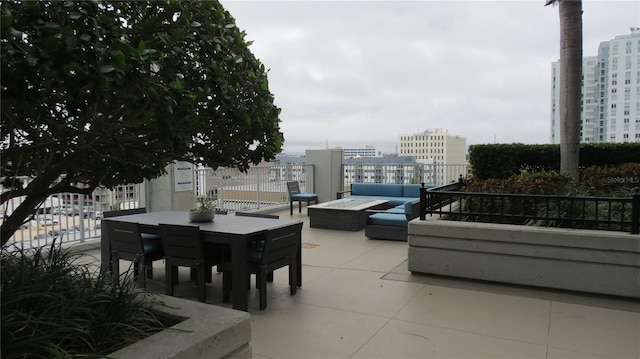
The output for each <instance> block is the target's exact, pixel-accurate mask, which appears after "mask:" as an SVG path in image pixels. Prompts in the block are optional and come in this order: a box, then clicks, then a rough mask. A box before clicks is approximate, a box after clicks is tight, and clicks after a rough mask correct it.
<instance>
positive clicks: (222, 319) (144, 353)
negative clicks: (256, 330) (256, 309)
mask: <svg viewBox="0 0 640 359" xmlns="http://www.w3.org/2000/svg"><path fill="white" fill-rule="evenodd" d="M158 296H159V297H160V300H161V301H163V302H164V303H165V304H166V307H161V308H158V309H159V311H160V314H161V315H163V316H165V317H167V318H172V319H184V320H182V321H181V322H179V323H178V324H176V325H174V326H172V327H170V328H168V329H166V330H163V331H162V332H159V333H156V334H154V335H152V336H150V337H148V338H146V339H143V340H141V341H138V342H136V343H134V344H132V345H130V346H128V347H126V348H123V349H121V350H118V351H117V352H114V353H111V354H109V358H114V359H117V358H121V359H129V358H136V359H196V358H207V359H209V358H212V359H213V358H216V359H217V358H224V359H251V356H252V352H251V347H250V346H249V341H250V340H251V317H250V315H249V313H246V312H241V311H237V310H233V309H227V308H222V307H217V306H214V305H211V304H205V303H200V302H195V301H191V300H186V299H180V298H175V297H170V296H164V295H158Z"/></svg>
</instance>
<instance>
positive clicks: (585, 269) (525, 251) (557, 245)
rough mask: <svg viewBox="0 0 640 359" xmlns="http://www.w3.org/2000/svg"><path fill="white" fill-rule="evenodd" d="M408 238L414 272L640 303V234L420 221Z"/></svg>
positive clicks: (412, 226) (412, 228)
mask: <svg viewBox="0 0 640 359" xmlns="http://www.w3.org/2000/svg"><path fill="white" fill-rule="evenodd" d="M408 236H409V257H408V267H409V270H410V271H412V272H416V273H428V274H439V275H447V276H454V277H463V278H471V279H480V280H487V281H497V282H506V283H514V284H523V285H531V286H540V287H549V288H557V289H566V290H576V291H584V292H592V293H601V294H610V295H618V296H625V297H634V298H640V235H632V234H628V233H623V232H609V231H589V230H575V229H559V228H546V227H529V226H518V225H502V224H490V223H471V222H457V221H444V220H425V221H420V220H419V219H416V220H413V221H411V222H410V223H409V235H408Z"/></svg>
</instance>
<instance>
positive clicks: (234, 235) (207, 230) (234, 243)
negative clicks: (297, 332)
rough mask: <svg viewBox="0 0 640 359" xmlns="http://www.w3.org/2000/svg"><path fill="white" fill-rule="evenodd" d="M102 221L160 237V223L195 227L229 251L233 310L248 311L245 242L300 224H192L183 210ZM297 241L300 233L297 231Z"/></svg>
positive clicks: (104, 246)
mask: <svg viewBox="0 0 640 359" xmlns="http://www.w3.org/2000/svg"><path fill="white" fill-rule="evenodd" d="M103 221H115V222H127V223H138V226H139V228H140V232H142V233H151V234H159V224H160V223H163V224H176V225H192V226H198V227H199V228H200V232H201V233H202V235H203V240H204V241H205V242H206V243H216V244H225V245H228V246H229V248H230V249H231V261H232V271H233V277H232V281H233V282H232V288H233V296H232V304H233V309H238V310H243V311H247V304H248V300H247V297H248V288H247V282H246V280H247V265H246V263H247V243H248V241H249V239H250V238H252V237H254V236H256V235H259V234H260V233H264V232H266V231H269V230H274V229H278V228H284V227H291V228H292V230H295V229H294V228H295V225H296V224H298V223H300V221H291V220H282V219H271V218H258V217H244V216H232V215H216V216H215V219H214V220H213V222H191V221H190V220H189V217H188V214H187V212H186V211H184V212H181V211H163V212H149V213H141V214H133V215H126V216H118V217H110V218H104V219H103ZM297 235H298V238H299V240H300V241H302V233H301V232H300V231H297ZM100 241H101V253H100V255H101V267H102V270H109V268H110V263H111V248H110V244H109V238H108V235H107V231H102V234H101V239H100ZM297 273H298V274H297V278H296V281H297V285H298V287H300V286H302V251H301V246H298V258H297Z"/></svg>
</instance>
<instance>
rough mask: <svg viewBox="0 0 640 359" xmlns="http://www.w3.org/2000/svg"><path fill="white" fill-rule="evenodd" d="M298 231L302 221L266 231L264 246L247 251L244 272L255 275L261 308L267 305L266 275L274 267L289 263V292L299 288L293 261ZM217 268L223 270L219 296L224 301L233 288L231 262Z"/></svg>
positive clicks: (296, 250) (296, 254) (300, 228)
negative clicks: (220, 294)
mask: <svg viewBox="0 0 640 359" xmlns="http://www.w3.org/2000/svg"><path fill="white" fill-rule="evenodd" d="M301 230H302V223H298V224H297V225H295V226H293V227H285V228H280V229H275V230H271V231H268V232H267V234H266V238H265V242H264V247H263V248H261V249H255V250H248V252H247V271H248V272H249V273H252V274H255V275H256V284H257V286H258V289H259V290H260V310H263V309H265V308H266V307H267V276H268V275H269V273H273V271H274V270H276V269H279V268H282V267H286V266H289V287H290V293H291V295H295V294H296V290H297V288H298V287H297V283H296V278H297V267H296V261H297V256H298V248H299V246H300V236H299V233H300V231H301ZM220 267H221V268H222V272H223V277H222V283H223V284H222V293H223V296H222V297H223V301H224V302H228V301H229V298H230V295H231V292H232V290H233V288H231V283H232V275H233V273H232V272H231V268H232V266H231V262H230V261H224V262H222V263H221V264H220Z"/></svg>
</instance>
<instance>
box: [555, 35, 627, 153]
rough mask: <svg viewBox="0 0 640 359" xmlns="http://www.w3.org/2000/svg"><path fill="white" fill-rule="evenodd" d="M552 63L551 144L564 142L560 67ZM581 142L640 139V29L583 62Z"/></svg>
mask: <svg viewBox="0 0 640 359" xmlns="http://www.w3.org/2000/svg"><path fill="white" fill-rule="evenodd" d="M558 65H559V64H558V62H553V63H552V65H551V79H552V81H551V143H560V113H559V109H560V108H559V106H560V104H559V94H560V84H559V81H560V68H559V66H558ZM582 78H583V82H582V115H581V127H580V128H581V132H580V140H581V142H640V28H631V34H627V35H619V36H616V37H615V38H614V39H613V40H610V41H604V42H601V43H600V46H599V47H598V55H597V56H588V57H584V58H583V61H582Z"/></svg>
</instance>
